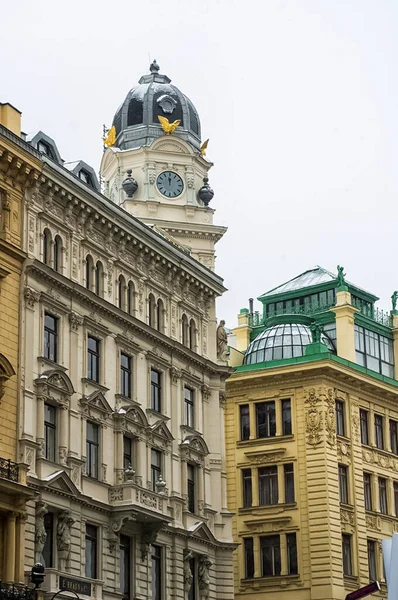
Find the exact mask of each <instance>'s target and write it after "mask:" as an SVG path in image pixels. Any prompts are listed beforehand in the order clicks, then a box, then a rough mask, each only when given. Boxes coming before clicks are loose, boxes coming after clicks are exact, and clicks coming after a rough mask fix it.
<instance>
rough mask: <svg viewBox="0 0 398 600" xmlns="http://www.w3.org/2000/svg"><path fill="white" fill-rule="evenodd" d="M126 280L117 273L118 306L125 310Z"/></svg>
mask: <svg viewBox="0 0 398 600" xmlns="http://www.w3.org/2000/svg"><path fill="white" fill-rule="evenodd" d="M126 291H127V288H126V280H125V279H124V277H123V275H119V284H118V306H119V308H121V309H122V310H126Z"/></svg>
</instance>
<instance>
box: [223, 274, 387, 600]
mask: <svg viewBox="0 0 398 600" xmlns="http://www.w3.org/2000/svg"><path fill="white" fill-rule="evenodd" d="M338 271H339V272H338V275H337V277H336V276H335V275H334V274H332V273H329V272H328V271H325V270H324V269H322V268H320V267H317V268H315V269H312V270H310V271H307V272H306V273H303V274H302V275H300V276H298V277H296V278H295V279H293V280H291V281H289V282H287V283H285V284H282V285H281V286H279V287H277V288H276V289H274V290H271V291H270V292H268V293H266V294H264V295H263V296H261V297H260V298H259V300H260V301H261V303H262V305H263V312H262V314H260V313H255V312H253V308H252V303H251V308H250V309H249V310H248V309H242V310H241V311H240V314H239V317H238V326H237V327H236V328H235V329H233V331H232V336H231V342H233V343H234V346H235V347H234V348H231V351H230V358H231V361H232V362H233V363H234V364H235V365H240V366H236V370H235V372H234V373H233V375H232V376H231V377H230V378H229V379H228V381H227V405H226V415H225V420H226V439H227V465H228V467H227V481H228V506H229V509H230V510H231V511H233V512H234V513H235V516H234V517H233V532H234V539H235V541H236V542H239V544H240V546H239V549H238V550H237V552H236V555H235V566H234V579H235V594H236V598H238V599H240V600H243V599H245V598H250V599H253V600H255V599H256V600H257V599H260V598H264V596H265V597H268V596H269V597H270V598H273V599H275V600H277V599H280V600H289V599H292V600H309V599H310V598H311V599H314V598H317V599H319V600H343V599H344V598H345V596H346V595H347V594H348V593H350V592H351V591H353V590H355V589H357V588H358V587H361V586H364V585H366V584H367V583H368V582H369V580H376V579H377V580H379V581H380V582H381V584H382V589H381V592H380V593H378V594H375V596H376V597H379V598H380V597H381V598H385V597H386V587H385V578H384V572H383V566H382V555H381V539H383V538H386V537H389V536H390V535H391V534H392V532H395V531H398V408H397V406H398V368H397V363H398V360H397V352H398V346H397V343H398V342H397V340H398V313H397V311H396V302H397V297H398V293H397V292H395V293H394V294H393V310H392V311H391V312H387V313H383V312H382V311H379V310H378V309H376V308H375V306H374V304H375V301H376V300H377V298H376V297H375V296H373V295H372V294H370V293H368V292H366V291H364V290H362V289H360V288H358V287H357V286H355V285H353V284H351V283H348V282H346V281H345V280H344V274H343V270H342V269H341V268H339V269H338Z"/></svg>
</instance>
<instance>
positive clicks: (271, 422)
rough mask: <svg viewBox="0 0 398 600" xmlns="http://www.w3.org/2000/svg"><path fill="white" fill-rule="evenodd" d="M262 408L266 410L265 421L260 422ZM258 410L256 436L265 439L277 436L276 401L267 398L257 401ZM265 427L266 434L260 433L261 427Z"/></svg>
mask: <svg viewBox="0 0 398 600" xmlns="http://www.w3.org/2000/svg"><path fill="white" fill-rule="evenodd" d="M260 408H261V409H262V410H264V417H265V418H264V422H262V423H260V422H259V421H260ZM255 411H256V437H257V439H264V438H270V437H275V436H276V402H275V400H267V401H264V402H256V403H255ZM261 427H263V428H264V432H265V434H264V435H260V428H261Z"/></svg>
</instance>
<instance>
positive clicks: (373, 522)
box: [366, 515, 381, 531]
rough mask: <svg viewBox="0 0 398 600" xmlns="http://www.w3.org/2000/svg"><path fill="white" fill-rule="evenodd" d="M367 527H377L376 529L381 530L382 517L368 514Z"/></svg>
mask: <svg viewBox="0 0 398 600" xmlns="http://www.w3.org/2000/svg"><path fill="white" fill-rule="evenodd" d="M366 527H367V528H368V529H375V530H376V531H380V529H381V522H380V517H376V516H373V515H366Z"/></svg>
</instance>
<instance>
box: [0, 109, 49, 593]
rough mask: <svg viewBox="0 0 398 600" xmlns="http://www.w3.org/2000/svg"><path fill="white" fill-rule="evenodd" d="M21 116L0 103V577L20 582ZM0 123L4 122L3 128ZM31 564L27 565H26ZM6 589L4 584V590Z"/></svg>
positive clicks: (25, 169)
mask: <svg viewBox="0 0 398 600" xmlns="http://www.w3.org/2000/svg"><path fill="white" fill-rule="evenodd" d="M20 120H21V115H20V112H19V111H18V110H16V109H15V108H14V107H13V106H11V105H10V104H0V316H1V326H0V406H1V416H0V539H1V540H2V542H1V544H0V581H2V582H3V589H4V585H6V584H11V583H23V582H24V561H23V554H24V550H23V549H24V540H25V523H26V501H27V500H29V498H32V497H33V496H34V493H33V492H32V490H30V489H29V488H28V487H27V484H26V473H27V465H26V464H24V463H23V461H21V460H20V457H19V456H18V420H17V415H18V390H19V385H20V377H21V373H20V371H19V364H18V348H19V333H20V329H19V317H20V314H19V292H20V282H21V271H22V264H23V261H24V259H25V256H26V254H25V253H24V251H23V249H22V239H21V226H22V214H23V195H24V190H25V189H26V187H27V186H29V185H32V184H33V183H34V182H35V181H37V179H38V177H39V172H40V161H39V160H38V158H36V157H34V156H32V155H31V153H29V152H24V150H23V149H22V148H20V147H19V146H18V144H16V143H15V139H18V138H17V136H19V135H20ZM4 125H5V126H4ZM32 566H33V563H32V564H31V565H30V567H32ZM8 589H9V588H7V591H8Z"/></svg>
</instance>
